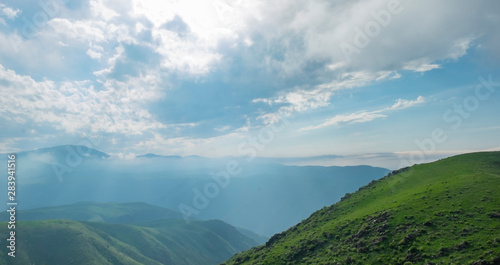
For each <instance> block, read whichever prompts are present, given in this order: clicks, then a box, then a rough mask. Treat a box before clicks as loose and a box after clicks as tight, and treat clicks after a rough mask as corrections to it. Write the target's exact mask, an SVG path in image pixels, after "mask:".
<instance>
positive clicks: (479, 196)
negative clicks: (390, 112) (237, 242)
mask: <svg viewBox="0 0 500 265" xmlns="http://www.w3.org/2000/svg"><path fill="white" fill-rule="evenodd" d="M499 188H500V152H488V153H473V154H466V155H459V156H455V157H451V158H447V159H444V160H440V161H437V162H434V163H429V164H422V165H416V166H413V167H411V168H407V169H402V170H399V172H394V173H393V174H389V175H388V176H386V177H384V178H382V179H381V180H379V181H373V182H372V183H370V184H369V185H367V186H365V187H362V188H360V189H359V190H358V191H357V192H355V193H353V194H346V196H345V197H344V198H342V200H341V201H340V202H338V203H336V204H334V205H332V206H330V207H325V208H323V209H321V210H319V211H317V212H315V213H313V214H312V215H311V216H310V217H309V218H308V219H306V220H303V221H302V222H301V223H299V224H297V225H295V226H294V227H292V228H290V229H289V230H287V231H285V232H283V233H281V234H276V235H274V236H273V237H272V238H271V239H270V240H269V241H268V242H267V243H266V244H265V245H263V246H259V247H255V248H252V249H251V250H248V251H246V252H243V253H240V254H238V255H235V256H234V257H232V258H231V259H230V260H228V261H227V262H226V263H225V264H384V265H385V264H500V192H498V191H499Z"/></svg>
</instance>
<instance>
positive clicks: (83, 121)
mask: <svg viewBox="0 0 500 265" xmlns="http://www.w3.org/2000/svg"><path fill="white" fill-rule="evenodd" d="M154 78H155V77H154V76H152V75H149V76H142V77H141V78H137V79H130V80H127V82H119V81H116V80H108V81H106V82H105V83H104V84H103V89H101V90H97V89H95V87H94V86H93V85H92V84H91V82H90V81H79V82H77V81H73V82H60V83H58V82H53V81H49V80H45V81H41V82H37V81H35V80H33V79H32V78H30V77H28V76H22V75H18V74H16V73H15V72H14V71H12V70H7V69H5V68H4V67H3V66H1V65H0V80H3V81H2V84H1V85H0V86H1V87H2V89H1V90H0V103H1V106H0V113H1V114H2V117H4V118H5V119H8V120H12V119H15V120H17V122H19V123H27V122H33V123H35V124H50V125H52V126H54V127H55V128H57V129H58V130H61V131H66V132H69V133H81V132H84V131H90V132H101V133H119V134H132V135H133V134H142V133H143V132H144V131H146V130H154V129H158V128H165V127H167V125H165V124H162V123H160V122H158V121H156V120H155V119H154V117H153V116H152V115H151V113H149V112H148V110H147V109H145V108H144V107H143V104H144V103H145V102H148V101H151V100H154V99H157V98H159V97H161V92H160V91H158V90H157V89H155V86H152V84H154V82H155V80H154Z"/></svg>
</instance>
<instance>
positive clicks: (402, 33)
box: [0, 0, 500, 168]
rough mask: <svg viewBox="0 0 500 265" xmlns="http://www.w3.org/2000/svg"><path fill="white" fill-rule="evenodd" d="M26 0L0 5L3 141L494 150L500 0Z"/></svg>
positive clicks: (380, 158)
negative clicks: (253, 141) (272, 0)
mask: <svg viewBox="0 0 500 265" xmlns="http://www.w3.org/2000/svg"><path fill="white" fill-rule="evenodd" d="M33 3H35V2H33V1H4V2H2V3H1V4H0V103H1V106H0V114H1V115H0V129H1V134H0V152H4V153H5V152H15V151H20V150H30V149H35V148H42V147H48V146H54V145H61V144H78V143H81V142H82V141H85V139H94V138H99V144H94V146H92V147H95V148H96V149H99V150H101V151H104V152H107V153H109V154H111V155H113V156H115V157H120V158H131V157H134V155H136V154H144V153H157V154H162V155H183V156H186V155H200V156H207V157H221V156H245V155H248V154H249V153H251V151H248V150H250V149H253V150H254V151H255V154H256V155H257V156H263V157H306V156H324V155H338V156H339V157H343V158H338V159H336V160H324V161H323V160H322V161H317V162H316V163H317V164H322V165H329V164H332V165H333V164H371V165H381V166H387V167H391V168H397V167H398V166H400V165H405V164H412V163H414V162H425V161H430V160H433V159H436V158H438V157H443V156H448V155H452V154H457V153H463V152H469V151H477V150H498V149H500V138H499V137H498V135H499V132H500V122H499V121H500V120H499V118H498V117H499V116H500V115H499V114H500V108H499V107H498V103H500V92H499V90H500V70H499V69H500V68H499V66H500V65H499V61H500V60H499V59H500V48H498V47H500V34H499V33H500V32H499V30H498V27H497V25H499V23H500V15H499V14H500V3H499V2H498V1H493V0H490V1H465V0H460V1H439V2H438V3H436V2H435V1H427V0H425V1H410V0H402V1H395V0H391V1H379V0H369V1H368V0H358V1H320V0H315V1H313V0H308V1H306V0H303V1H302V0H297V1H275V2H273V4H272V5H270V4H269V3H267V2H266V1H258V0H255V1H244V0H239V1H225V0H211V1H195V0H189V1H154V0H147V1H146V0H143V1H139V0H130V1H116V0H91V1H62V0H61V1H56V0H42V1H40V2H36V3H37V4H33ZM277 128H280V129H279V130H278V129H277ZM433 136H434V138H433ZM251 139H256V141H257V143H254V144H251ZM389 158H390V159H389ZM320 160H321V159H320ZM385 160H387V161H388V160H391V162H384V161H385ZM308 161H309V162H308V163H310V160H308Z"/></svg>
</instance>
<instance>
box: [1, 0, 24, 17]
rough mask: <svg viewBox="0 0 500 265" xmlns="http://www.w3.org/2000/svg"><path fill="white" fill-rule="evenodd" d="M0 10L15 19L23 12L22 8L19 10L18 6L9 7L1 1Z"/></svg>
mask: <svg viewBox="0 0 500 265" xmlns="http://www.w3.org/2000/svg"><path fill="white" fill-rule="evenodd" d="M0 11H1V14H3V15H4V16H6V17H7V18H8V19H14V18H16V17H17V16H18V15H19V14H20V13H21V10H19V9H17V8H16V9H12V8H11V7H8V6H6V5H4V4H2V3H0Z"/></svg>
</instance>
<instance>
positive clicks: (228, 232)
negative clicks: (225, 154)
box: [0, 220, 257, 265]
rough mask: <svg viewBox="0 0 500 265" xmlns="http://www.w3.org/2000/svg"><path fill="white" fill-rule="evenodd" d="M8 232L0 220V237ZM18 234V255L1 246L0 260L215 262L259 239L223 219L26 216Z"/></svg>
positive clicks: (177, 264) (155, 263)
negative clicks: (120, 220)
mask: <svg viewBox="0 0 500 265" xmlns="http://www.w3.org/2000/svg"><path fill="white" fill-rule="evenodd" d="M7 233H8V231H7V223H0V234H1V235H2V238H7ZM16 236H17V243H16V257H15V258H12V257H9V256H8V255H7V253H6V251H8V249H7V248H2V249H0V264H2V265H3V264H9V265H15V264H22V265H25V264H101V265H106V264H109V265H112V264H113V265H115V264H127V265H128V264H151V265H160V264H173V265H182V264H186V265H188V264H217V263H219V262H222V261H224V260H225V259H227V258H229V257H231V256H232V255H233V254H235V253H237V252H240V251H243V250H246V249H249V248H250V247H253V246H255V245H257V243H256V242H255V241H254V240H252V239H250V238H248V237H246V236H243V235H242V234H240V233H239V232H237V230H236V229H235V228H234V227H232V226H230V225H228V224H226V223H224V222H222V221H193V222H191V223H189V224H186V223H185V222H184V221H183V220H165V221H155V223H154V224H144V225H140V226H138V225H125V224H110V223H97V222H79V221H70V220H44V221H28V222H19V223H18V225H17V231H16Z"/></svg>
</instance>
